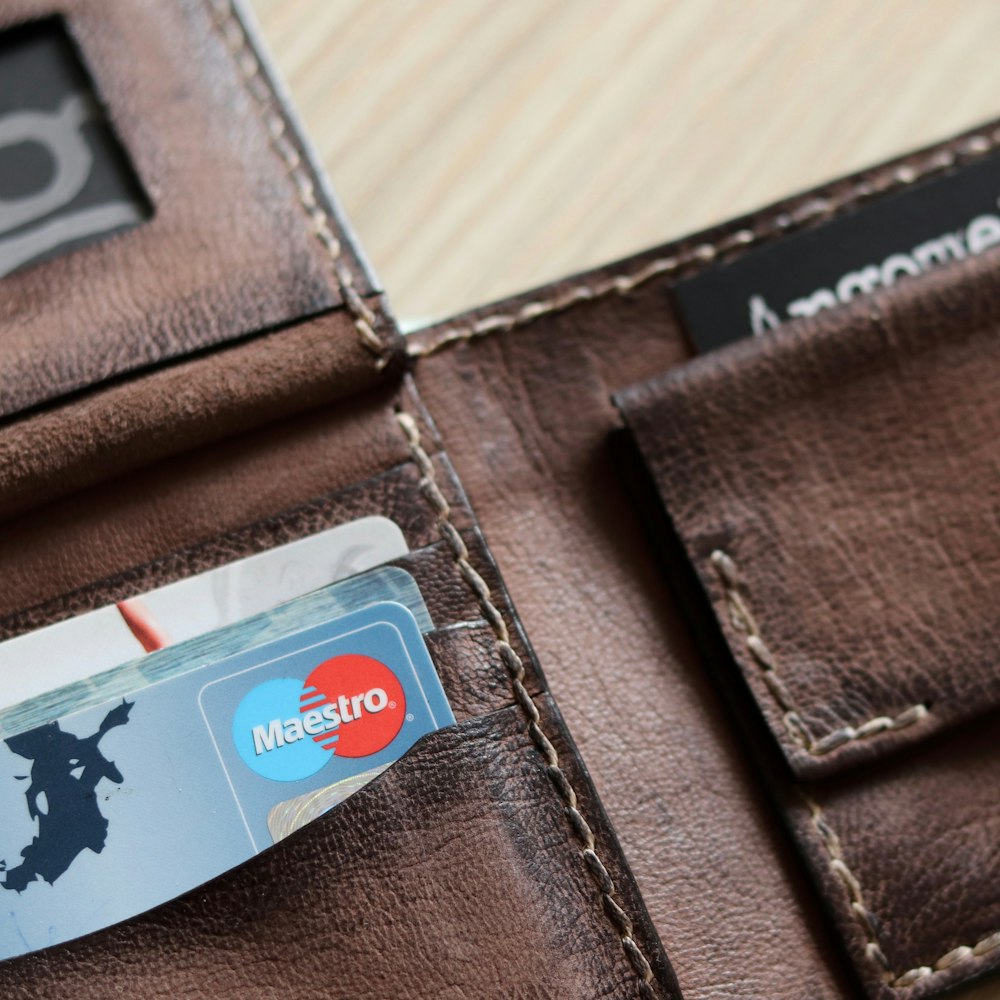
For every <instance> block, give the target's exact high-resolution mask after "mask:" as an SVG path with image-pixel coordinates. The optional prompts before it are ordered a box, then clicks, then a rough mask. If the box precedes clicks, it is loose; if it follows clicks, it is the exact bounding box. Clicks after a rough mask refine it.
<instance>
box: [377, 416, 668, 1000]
mask: <svg viewBox="0 0 1000 1000" xmlns="http://www.w3.org/2000/svg"><path fill="white" fill-rule="evenodd" d="M396 420H397V421H398V423H399V426H400V429H401V430H402V432H403V434H404V436H405V437H406V441H407V445H408V446H409V450H410V456H411V457H412V459H413V462H414V464H415V465H416V466H417V469H418V470H419V471H420V489H421V491H422V493H423V494H424V497H425V498H426V500H427V502H428V503H429V504H430V505H431V507H432V508H433V510H434V512H435V513H436V515H437V518H438V526H439V528H440V531H441V535H442V537H443V538H444V539H445V541H446V542H447V543H448V545H449V547H450V548H451V551H452V555H453V556H454V559H455V565H456V566H457V568H458V571H459V574H460V575H461V576H462V578H463V579H464V580H465V582H466V583H467V584H468V585H469V589H470V590H471V591H472V592H473V594H474V595H475V597H476V599H477V601H478V603H479V607H480V608H481V610H482V612H483V617H484V618H485V619H486V621H487V622H488V623H489V625H490V628H491V629H492V631H493V634H494V639H495V641H496V646H497V649H498V651H499V653H500V657H501V659H502V660H503V662H504V665H505V667H506V668H507V672H508V673H509V675H510V680H511V686H512V688H513V691H514V698H515V700H516V701H517V703H518V705H519V706H520V708H521V711H522V712H524V715H525V716H526V718H527V720H528V734H529V735H530V737H531V740H532V742H533V743H534V744H535V747H536V749H537V750H538V751H539V753H540V754H541V755H542V758H543V760H544V761H545V771H546V773H547V774H548V776H549V779H550V780H551V781H552V784H553V786H554V787H555V790H556V792H557V794H558V795H559V797H560V798H561V799H562V801H563V804H564V806H565V809H566V816H567V818H568V819H569V823H570V826H571V828H572V830H573V833H574V835H575V836H576V839H577V842H578V843H579V845H580V857H581V858H582V859H583V863H584V865H585V866H586V868H587V871H588V872H589V873H590V875H591V878H592V879H593V880H594V883H595V884H596V886H597V889H598V891H599V892H600V894H601V902H602V904H603V908H604V913H605V915H606V916H607V917H608V919H609V920H610V921H611V923H612V924H613V925H614V928H615V931H616V932H617V934H618V937H619V939H620V941H621V945H622V949H623V950H624V951H625V955H626V957H627V958H628V960H629V963H630V965H631V967H632V969H633V971H634V972H635V974H636V975H637V976H638V977H639V980H640V984H639V988H640V992H641V994H642V996H643V997H644V998H652V997H653V996H654V995H655V994H654V992H653V988H652V983H653V970H652V968H651V966H650V964H649V961H648V960H647V958H646V956H645V955H644V954H643V952H642V949H641V948H640V946H639V945H638V943H637V942H636V940H635V938H634V937H633V925H632V920H631V918H630V917H629V915H628V914H627V913H626V912H625V911H624V910H623V909H622V908H621V906H620V905H619V903H618V901H617V900H616V899H615V896H616V889H615V884H614V881H613V880H612V878H611V875H610V873H609V872H608V870H607V868H605V866H604V863H603V862H602V861H601V859H600V857H599V856H598V854H597V852H596V849H595V848H596V843H595V838H594V833H593V831H592V830H591V829H590V825H589V824H588V823H587V821H586V819H584V817H583V814H582V813H581V812H580V810H579V807H578V800H577V796H576V791H575V789H574V788H573V785H572V784H571V783H570V780H569V778H568V777H567V775H566V772H565V771H563V769H562V767H561V766H560V764H559V755H558V753H557V752H556V748H555V747H554V746H553V745H552V743H551V742H550V741H549V738H548V737H547V736H546V735H545V733H544V732H543V731H542V728H541V726H540V725H539V720H540V715H539V713H538V708H537V707H536V705H535V703H534V701H533V700H532V697H531V695H530V693H529V692H528V690H527V688H526V687H525V686H524V677H525V669H524V664H523V662H522V661H521V658H520V656H518V654H517V653H516V651H515V650H514V648H513V646H511V644H510V634H509V632H508V630H507V623H506V621H505V620H504V617H503V615H502V614H501V612H500V610H499V609H498V608H497V606H496V605H495V604H494V603H493V595H492V594H491V593H490V589H489V586H488V585H487V583H486V581H485V580H484V579H483V578H482V577H481V576H480V575H479V573H478V572H477V571H476V569H475V567H473V565H472V564H471V563H470V562H469V550H468V549H467V548H466V545H465V542H464V541H463V539H462V536H461V535H460V534H459V533H458V530H457V529H456V528H455V526H454V525H453V524H452V523H451V508H450V506H449V504H448V501H447V499H446V498H445V496H444V494H443V493H442V492H441V489H440V487H439V486H438V484H437V477H436V474H435V471H434V466H433V464H432V463H431V459H430V456H429V455H428V454H427V452H426V451H425V450H424V448H423V446H422V444H421V442H420V429H419V427H418V426H417V423H416V421H415V420H414V419H413V417H412V416H410V414H409V413H406V412H405V411H403V410H397V411H396Z"/></svg>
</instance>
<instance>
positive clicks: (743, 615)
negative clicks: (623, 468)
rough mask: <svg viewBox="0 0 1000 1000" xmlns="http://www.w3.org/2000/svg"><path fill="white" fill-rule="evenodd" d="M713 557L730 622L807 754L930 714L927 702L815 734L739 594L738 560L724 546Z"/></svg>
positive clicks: (826, 750)
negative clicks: (730, 555)
mask: <svg viewBox="0 0 1000 1000" xmlns="http://www.w3.org/2000/svg"><path fill="white" fill-rule="evenodd" d="M710 559H711V563H712V566H713V568H714V569H715V571H716V573H717V574H718V577H719V581H720V582H721V584H722V590H723V593H724V595H725V598H726V606H727V608H728V611H729V621H730V622H731V624H732V626H733V628H735V629H736V630H737V631H738V632H740V633H741V634H742V636H743V642H744V645H745V646H746V648H747V652H749V654H750V657H751V659H752V660H753V661H754V663H756V664H757V666H758V667H760V668H761V671H762V677H763V679H764V683H765V684H766V685H767V689H768V691H770V692H771V696H772V697H773V698H774V700H775V701H776V702H777V704H778V706H779V707H780V708H781V711H782V720H783V722H784V724H785V729H786V730H787V732H788V734H789V736H791V737H792V739H793V740H794V741H795V743H796V744H797V745H798V746H800V747H802V749H803V750H805V751H806V752H807V753H809V754H811V755H812V756H814V757H822V756H823V755H825V754H828V753H832V752H833V751H834V750H837V749H839V748H840V747H842V746H844V744H846V743H851V742H854V741H856V740H867V739H872V738H873V737H875V736H881V735H882V734H883V733H889V732H895V731H896V730H899V729H906V728H907V727H908V726H912V725H914V724H915V723H917V722H920V720H921V719H924V718H926V717H927V716H928V715H929V714H930V713H929V709H928V708H927V706H926V705H911V706H910V707H909V708H907V709H905V710H904V711H903V712H900V713H899V715H896V716H894V717H891V718H890V717H889V716H886V715H879V716H876V717H875V718H872V719H869V720H868V721H867V722H863V723H861V724H860V725H858V726H842V727H841V728H840V729H835V730H833V732H831V733H827V734H826V735H825V736H821V737H815V736H813V734H812V732H811V731H810V729H809V727H808V725H807V724H806V722H805V720H804V719H803V718H802V713H801V711H800V710H799V707H798V705H797V703H796V701H795V699H794V698H793V697H792V694H791V692H790V691H789V690H788V688H787V687H786V686H785V682H784V681H783V680H782V678H781V675H780V674H779V673H778V666H777V662H776V660H775V658H774V654H773V653H772V652H771V650H770V649H769V647H768V646H767V644H766V643H765V642H764V640H763V638H761V634H760V630H759V629H758V627H757V622H756V620H755V619H754V617H753V614H752V613H751V612H750V608H749V606H748V605H747V603H746V601H745V600H744V599H743V595H742V594H741V593H740V582H739V574H738V572H737V569H736V563H734V562H733V560H732V559H731V558H730V557H729V556H728V555H726V553H725V552H723V551H722V550H721V549H716V550H715V551H714V552H713V553H712V555H711V557H710Z"/></svg>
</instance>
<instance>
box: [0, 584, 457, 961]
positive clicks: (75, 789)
mask: <svg viewBox="0 0 1000 1000" xmlns="http://www.w3.org/2000/svg"><path fill="white" fill-rule="evenodd" d="M278 610H280V609H278ZM241 624H242V623H241ZM239 627H240V626H239V625H238V626H235V628H239ZM453 722H454V716H453V715H452V713H451V710H450V708H449V706H448V702H447V698H446V696H445V694H444V690H443V688H442V687H441V682H440V680H439V679H438V676H437V673H436V672H435V669H434V665H433V663H432V662H431V659H430V656H429V654H428V652H427V647H426V645H425V643H424V640H423V636H422V634H421V630H420V627H419V625H418V624H417V621H416V619H415V617H414V614H413V612H412V611H411V610H410V609H409V608H407V607H405V606H404V605H403V604H400V603H397V602H395V601H377V602H375V603H371V604H369V605H368V606H367V607H363V608H361V609H360V610H356V611H353V612H351V613H348V614H345V615H341V616H339V617H337V618H334V619H331V620H327V621H325V622H322V623H320V624H316V625H312V626H311V627H308V628H305V629H302V630H300V631H297V632H294V633H291V634H288V633H286V634H284V635H283V636H282V637H280V638H277V639H272V640H270V641H267V642H264V643H262V644H260V645H256V646H254V647H253V648H251V649H243V650H241V651H240V652H236V653H234V654H232V655H229V656H225V657H223V658H222V659H216V660H214V661H212V662H210V663H206V664H204V665H201V666H199V667H198V668H197V669H191V670H187V671H185V672H183V673H180V674H175V675H173V676H169V677H168V678H167V679H165V680H161V681H159V682H157V683H153V684H148V685H147V686H145V687H141V688H140V689H138V690H136V691H134V693H132V694H130V695H128V696H123V697H116V698H114V699H112V700H109V701H106V702H103V703H102V704H99V705H92V706H90V707H88V708H85V709H83V710H81V711H74V712H71V713H69V714H67V715H65V716H63V717H61V718H59V719H57V720H56V721H51V722H47V723H45V724H44V725H41V726H37V727H35V728H33V729H29V730H25V731H22V732H19V733H17V734H16V735H13V736H9V737H7V738H6V739H4V740H3V741H2V742H0V815H2V816H3V817H4V824H3V827H2V828H0V859H2V861H0V959H3V958H9V957H13V956H15V955H20V954H24V953H26V952H30V951H34V950H36V949H39V948H43V947H48V946H50V945H54V944H58V943H60V942H62V941H67V940H70V939H72V938H75V937H78V936H80V935H83V934H87V933H89V932H92V931H95V930H98V929H100V928H102V927H106V926H108V925H110V924H113V923H117V922H118V921H121V920H125V919H127V918H128V917H131V916H134V915H136V914H139V913H141V912H143V911H145V910H148V909H150V908H152V907H154V906H157V905H158V904H160V903H163V902H166V901H167V900H169V899H172V898H174V897H176V896H178V895H180V894H182V893H184V892H186V891H188V890H190V889H192V888H194V887H196V886H198V885H200V884H202V883H204V882H207V881H208V880H210V879H212V878H214V877H215V876H217V875H219V874H221V873H223V872H225V871H227V870H229V869H230V868H233V867H234V866H236V865H239V864H240V863H242V862H244V861H246V860H247V859H249V858H250V857H252V856H253V855H255V854H257V853H259V852H260V851H262V850H264V849H266V848H267V847H269V846H270V845H271V844H273V843H275V842H276V841H277V840H280V839H281V837H283V836H286V835H287V834H288V833H290V832H292V831H293V830H295V829H297V828H298V827H299V826H301V825H303V824H304V823H305V822H308V821H309V820H310V819H312V818H314V817H315V816H317V815H319V814H321V813H322V812H324V811H326V810H327V809H329V808H330V807H332V806H333V805H335V804H337V803H338V802H340V801H342V800H343V799H344V798H346V797H347V795H349V794H351V793H352V792H353V791H355V790H356V789H357V788H359V787H361V786H362V785H364V784H365V783H366V782H367V781H370V780H372V778H373V777H375V776H376V775H377V774H379V773H380V772H381V771H382V770H384V769H385V768H386V767H387V766H388V765H390V764H391V763H392V762H393V761H395V760H398V759H399V757H401V756H402V755H403V754H404V753H405V752H406V750H408V749H409V748H410V747H411V746H412V745H413V744H414V743H415V742H416V741H417V740H418V739H419V738H420V737H421V736H423V735H425V734H426V733H430V732H433V731H434V730H436V729H439V728H441V727H442V726H446V725H449V724H451V723H453Z"/></svg>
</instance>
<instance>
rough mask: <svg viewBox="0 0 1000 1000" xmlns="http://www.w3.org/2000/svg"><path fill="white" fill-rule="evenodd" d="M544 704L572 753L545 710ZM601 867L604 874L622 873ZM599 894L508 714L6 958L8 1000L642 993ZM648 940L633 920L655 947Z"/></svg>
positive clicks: (515, 712) (453, 730)
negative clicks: (241, 853)
mask: <svg viewBox="0 0 1000 1000" xmlns="http://www.w3.org/2000/svg"><path fill="white" fill-rule="evenodd" d="M537 706H538V711H539V712H540V714H541V718H542V720H543V723H544V725H545V727H546V730H547V731H549V732H551V733H552V734H553V738H554V739H555V740H556V743H557V744H558V745H559V748H560V749H565V747H566V744H565V741H564V737H563V735H562V730H561V723H560V721H559V719H558V715H557V714H556V713H555V711H554V709H553V708H552V706H551V704H550V703H549V702H548V701H547V699H540V700H539V701H538V702H537ZM594 832H595V837H596V846H598V847H604V848H606V849H608V850H613V849H615V850H616V845H615V844H614V840H613V834H611V832H610V830H609V829H608V828H607V826H606V823H605V822H604V821H603V819H602V821H601V822H600V823H599V824H598V825H597V826H596V827H595V831H594ZM609 863H610V864H611V870H610V871H609V873H608V877H609V878H611V877H616V878H618V879H619V881H621V882H628V879H627V878H626V877H623V873H622V872H621V871H620V870H619V868H618V867H617V865H616V864H615V863H614V860H613V859H612V861H611V862H609ZM626 891H627V890H626ZM593 894H594V886H593V882H592V880H591V878H590V875H589V874H588V871H587V869H586V867H585V866H583V865H581V864H580V863H579V852H578V850H577V849H576V847H575V841H574V840H573V839H572V836H571V833H570V828H569V826H568V824H567V821H566V817H565V815H564V811H563V806H562V803H561V801H560V799H559V798H558V796H556V795H555V794H553V788H552V783H551V781H550V779H549V777H548V775H547V774H546V770H545V767H544V762H543V761H542V760H541V758H540V756H539V752H538V750H537V748H536V747H535V745H534V743H533V742H532V740H531V738H530V736H529V733H528V729H527V727H526V725H525V721H524V717H523V715H522V714H521V711H520V709H519V708H517V707H510V708H507V709H503V710H500V711H498V712H494V713H492V714H490V715H487V716H485V717H481V718H477V719H472V720H466V721H465V722H461V723H459V724H458V725H457V726H454V727H450V728H448V729H444V730H440V731H438V732H436V733H432V734H430V735H428V736H426V737H424V738H423V739H422V740H421V741H420V742H419V743H417V744H416V745H415V746H414V747H413V748H412V749H411V751H410V752H409V753H408V754H407V755H405V756H404V757H403V758H402V759H400V760H399V761H397V762H396V763H395V764H394V765H393V766H392V767H391V768H389V769H388V770H387V771H385V772H384V773H383V774H382V775H380V776H379V777H378V778H377V779H376V780H375V781H373V782H372V783H370V784H368V785H366V786H365V787H363V788H362V789H360V790H359V791H358V792H356V793H355V794H354V795H353V796H351V797H350V798H349V799H347V800H346V801H345V802H343V803H341V805H339V806H338V807H337V808H335V809H333V810H332V811H330V812H329V813H327V814H326V815H325V816H323V817H321V818H320V819H318V820H316V821H314V822H313V823H312V824H310V825H309V826H307V827H305V828H303V829H302V830H300V831H298V832H297V833H295V834H293V835H292V836H291V837H289V838H288V839H286V840H285V841H283V842H282V843H280V844H278V845H277V846H275V847H273V848H271V849H269V850H268V851H266V852H264V853H263V854H261V855H259V856H257V857H256V858H254V859H253V860H251V861H250V862H248V863H247V864H245V865H243V866H241V867H240V868H237V869H235V870H233V871H231V872H229V873H228V874H226V875H223V876H222V877H220V878H218V879H216V880H214V881H212V882H210V883H208V884H207V885H205V886H202V887H201V888H199V889H197V890H195V891H193V892H190V893H188V894H187V895H185V896H182V897H181V898H179V899H177V900H175V901H173V902H171V903H168V904H166V905H164V906H162V907H159V908H158V909H156V910H153V911H151V912H150V913H148V914H146V915H144V916H141V917H138V918H136V919H134V920H131V921H128V922H127V923H124V924H120V925H117V926H114V927H111V928H108V929H106V930H104V931H101V932H99V933H97V934H94V935H91V936H88V937H85V938H81V939H79V940H77V941H74V942H71V943H69V944H66V945H62V946H58V947H56V948H52V949H48V950H46V951H44V952H40V953H36V954H34V955H29V956H26V957H24V958H21V959H14V960H11V961H8V962H6V963H2V964H0V993H2V994H3V995H4V996H21V995H25V996H28V995H30V996H32V997H34V998H36V1000H44V998H47V997H52V998H55V997H62V996H65V992H66V988H67V984H68V983H75V982H79V983H81V984H82V983H84V982H86V984H87V985H86V988H85V989H86V995H87V996H88V997H94V998H95V1000H97V998H103V997H116V996H120V995H123V994H128V995H134V996H141V997H144V998H148V1000H156V998H163V1000H167V998H170V1000H173V998H174V997H177V996H187V995H191V994H193V993H197V994H199V995H201V993H203V992H205V991H208V992H210V993H211V995H212V996H213V997H217V998H219V1000H226V998H233V1000H236V998H239V1000H247V998H250V1000H252V998H259V1000H265V998H267V1000H270V998H272V997H274V996H276V995H278V994H280V995H283V996H313V995H322V996H324V997H343V998H347V997H352V996H357V995H386V989H387V988H389V989H391V992H392V993H393V994H394V995H420V996H424V997H431V996H434V997H461V996H477V997H498V998H499V997H510V996H512V995H515V993H517V991H520V992H519V993H517V995H523V996H531V997H537V998H540V1000H549V998H551V1000H556V998H561V997H566V996H611V995H614V996H626V995H634V993H635V990H634V982H635V973H634V971H633V969H632V967H631V966H630V964H629V961H628V959H627V957H626V955H625V953H624V951H623V950H622V948H621V947H620V945H619V942H618V941H617V940H615V938H614V937H613V935H610V934H609V933H608V930H607V922H606V921H607V918H606V916H605V914H604V912H603V911H602V910H601V908H600V907H598V906H595V905H594V903H593ZM429 921H432V922H431V923H429ZM429 931H430V932H429ZM650 933H651V932H650V930H649V927H648V922H647V921H643V920H639V921H637V925H636V928H635V934H636V935H637V937H639V939H640V940H641V941H642V942H643V944H644V945H646V946H647V947H648V946H649V944H650V943H651V942H650V940H649V938H648V935H649V934H650ZM484 955H488V956H489V961H488V962H484V961H482V960H481V958H482V956H484ZM652 975H653V976H654V977H655V979H656V980H657V981H658V984H659V987H660V989H661V990H662V993H661V995H663V996H667V997H669V996H672V995H673V996H676V994H675V993H674V992H673V982H672V976H671V973H670V971H669V966H666V964H665V963H660V962H657V963H656V964H655V965H654V968H653V971H652ZM388 984H391V986H389V985H388ZM408 984H409V985H408ZM81 989H84V987H82V986H81Z"/></svg>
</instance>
